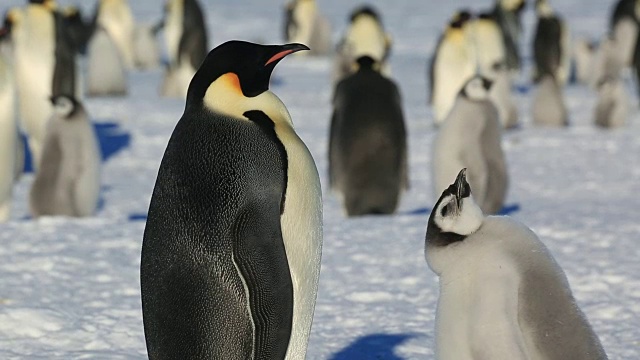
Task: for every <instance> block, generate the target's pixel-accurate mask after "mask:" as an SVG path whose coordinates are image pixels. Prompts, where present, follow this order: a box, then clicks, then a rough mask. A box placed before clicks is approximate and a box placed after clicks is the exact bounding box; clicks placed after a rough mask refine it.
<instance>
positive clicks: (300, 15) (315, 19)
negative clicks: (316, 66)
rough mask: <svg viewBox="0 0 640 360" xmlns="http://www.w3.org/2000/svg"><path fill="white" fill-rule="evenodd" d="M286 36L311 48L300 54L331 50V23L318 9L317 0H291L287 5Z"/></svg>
mask: <svg viewBox="0 0 640 360" xmlns="http://www.w3.org/2000/svg"><path fill="white" fill-rule="evenodd" d="M284 38H285V41H288V42H296V43H302V44H305V45H308V46H309V47H310V48H311V51H309V52H306V53H299V54H300V55H305V54H308V55H312V56H322V55H327V54H329V53H330V52H331V47H332V41H331V23H329V20H327V18H326V17H325V16H324V15H322V13H321V12H320V10H319V9H318V3H317V2H316V0H290V1H289V2H288V3H287V4H286V5H285V18H284Z"/></svg>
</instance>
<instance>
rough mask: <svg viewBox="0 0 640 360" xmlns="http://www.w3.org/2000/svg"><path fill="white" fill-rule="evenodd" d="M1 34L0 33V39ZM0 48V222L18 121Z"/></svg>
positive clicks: (5, 215) (6, 213) (6, 210)
mask: <svg viewBox="0 0 640 360" xmlns="http://www.w3.org/2000/svg"><path fill="white" fill-rule="evenodd" d="M1 38H2V34H0V39H1ZM0 41H1V42H4V41H6V40H0ZM1 50H2V49H0V109H1V110H0V223H2V222H5V221H7V220H9V217H10V215H11V198H12V191H13V183H14V180H15V176H16V175H15V173H14V172H15V169H16V162H17V160H18V146H19V145H21V144H20V143H19V142H18V123H17V121H16V116H15V110H14V109H15V85H14V82H13V69H12V67H11V60H10V59H8V58H7V56H6V55H5V54H4V52H2V51H1Z"/></svg>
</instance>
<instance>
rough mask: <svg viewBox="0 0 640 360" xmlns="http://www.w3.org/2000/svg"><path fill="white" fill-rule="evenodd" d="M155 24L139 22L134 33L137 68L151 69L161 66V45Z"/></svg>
mask: <svg viewBox="0 0 640 360" xmlns="http://www.w3.org/2000/svg"><path fill="white" fill-rule="evenodd" d="M155 33H156V31H155V28H154V26H152V25H149V24H138V25H137V26H136V29H135V31H134V33H133V50H134V57H133V58H134V63H135V65H136V68H138V69H141V70H150V69H154V68H157V67H158V66H160V47H159V46H158V41H157V40H156V34H155Z"/></svg>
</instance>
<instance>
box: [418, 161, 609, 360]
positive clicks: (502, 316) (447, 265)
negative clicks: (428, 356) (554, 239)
mask: <svg viewBox="0 0 640 360" xmlns="http://www.w3.org/2000/svg"><path fill="white" fill-rule="evenodd" d="M474 194H475V192H474V189H473V186H472V185H470V184H469V182H467V179H466V172H465V169H463V170H461V171H460V173H459V174H458V176H457V177H456V179H455V182H454V183H453V184H451V185H450V186H449V187H447V188H446V189H445V190H444V191H443V192H442V194H441V196H440V198H439V199H438V201H437V202H436V203H435V206H434V207H433V211H432V212H431V215H430V216H429V222H428V225H427V234H426V236H425V258H426V260H427V264H428V266H429V268H430V269H431V270H432V271H433V272H434V273H435V274H436V275H438V277H439V283H440V294H439V297H438V305H437V309H436V333H435V342H436V344H435V345H436V348H435V353H436V359H439V360H472V359H548V360H565V359H581V360H606V359H607V355H606V354H605V351H604V349H603V348H602V345H601V344H600V340H599V339H598V336H597V335H596V334H595V332H594V331H593V329H592V328H591V326H590V325H589V322H588V320H587V318H586V317H585V315H584V314H583V313H582V311H581V310H580V308H579V307H578V304H577V303H576V300H575V298H574V297H573V295H572V293H571V288H570V285H569V282H568V281H567V277H566V275H565V274H564V272H563V271H562V268H561V267H560V266H559V265H558V263H557V262H556V261H555V259H554V258H553V256H552V254H551V252H550V251H549V250H548V249H547V248H546V246H545V245H544V244H543V243H542V242H541V241H540V239H538V237H537V236H536V234H535V233H534V232H533V231H531V230H530V229H529V228H528V227H527V226H525V225H524V224H522V223H520V222H518V221H516V220H514V219H512V218H510V217H507V216H485V215H484V213H483V212H482V210H481V209H480V207H479V206H478V204H477V203H476V201H475V195H474Z"/></svg>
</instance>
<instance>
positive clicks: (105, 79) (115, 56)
mask: <svg viewBox="0 0 640 360" xmlns="http://www.w3.org/2000/svg"><path fill="white" fill-rule="evenodd" d="M86 81H87V85H86V92H87V96H125V95H126V94H127V69H126V65H125V63H124V60H123V58H122V57H121V56H120V52H119V50H118V48H117V47H116V44H115V42H114V41H113V39H112V38H111V36H110V35H109V33H108V32H107V30H105V29H104V28H102V27H101V26H98V27H97V28H96V29H95V30H94V33H93V36H92V37H91V40H90V41H89V47H88V60H87V78H86Z"/></svg>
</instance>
